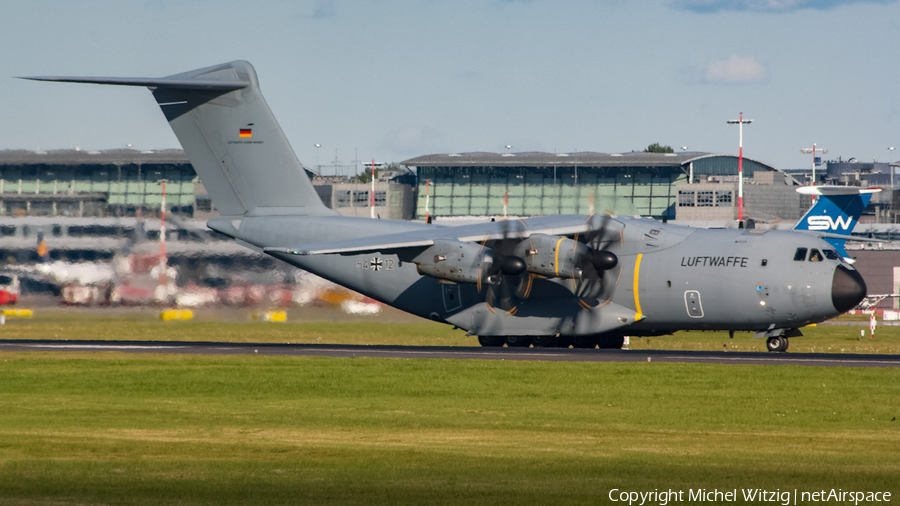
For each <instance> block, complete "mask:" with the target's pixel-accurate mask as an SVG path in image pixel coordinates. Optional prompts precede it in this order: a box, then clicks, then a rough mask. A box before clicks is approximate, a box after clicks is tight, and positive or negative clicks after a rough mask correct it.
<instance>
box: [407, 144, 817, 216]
mask: <svg viewBox="0 0 900 506" xmlns="http://www.w3.org/2000/svg"><path fill="white" fill-rule="evenodd" d="M402 164H403V165H406V166H407V167H410V168H415V169H416V172H417V175H418V179H417V188H416V189H417V192H416V193H417V202H416V213H415V218H416V219H420V220H421V219H425V215H426V211H427V213H428V215H429V216H430V217H431V216H434V217H438V218H463V217H479V216H504V215H506V216H539V215H551V214H594V213H607V212H608V213H612V214H620V215H641V216H651V217H654V218H657V219H666V220H670V219H678V220H705V221H710V220H734V219H737V200H738V199H737V195H738V189H737V181H738V157H736V156H733V155H722V154H713V153H699V152H684V153H644V152H632V153H622V154H615V153H614V154H607V153H591V152H580V153H537V152H533V153H504V154H496V153H451V154H439V155H428V156H421V157H418V158H413V159H410V160H406V161H404V162H402ZM743 170H744V179H745V185H744V193H745V200H744V206H745V208H744V215H745V217H753V216H758V219H760V220H769V219H773V218H774V219H784V220H790V219H794V220H796V219H798V218H799V217H800V216H801V215H802V212H803V211H804V210H805V209H806V208H807V207H808V206H809V200H808V198H803V197H802V196H800V195H799V194H797V193H796V192H795V190H796V187H797V186H799V184H800V183H799V182H797V181H796V180H794V179H793V178H792V177H790V176H789V175H787V174H785V173H784V172H783V171H780V170H778V169H776V168H775V167H772V166H771V165H767V164H764V163H762V162H759V161H756V160H752V159H749V158H744V160H743ZM752 186H757V187H758V188H751V187H752ZM749 195H753V196H754V198H747V197H748V196H749Z"/></svg>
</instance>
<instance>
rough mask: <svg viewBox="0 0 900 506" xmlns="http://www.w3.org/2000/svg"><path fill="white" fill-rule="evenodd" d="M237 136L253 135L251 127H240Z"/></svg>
mask: <svg viewBox="0 0 900 506" xmlns="http://www.w3.org/2000/svg"><path fill="white" fill-rule="evenodd" d="M238 137H253V129H251V128H242V129H241V131H240V133H239V134H238Z"/></svg>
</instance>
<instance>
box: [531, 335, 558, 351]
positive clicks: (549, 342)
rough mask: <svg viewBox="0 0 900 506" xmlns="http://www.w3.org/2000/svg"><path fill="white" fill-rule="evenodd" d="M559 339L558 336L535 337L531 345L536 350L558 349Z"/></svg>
mask: <svg viewBox="0 0 900 506" xmlns="http://www.w3.org/2000/svg"><path fill="white" fill-rule="evenodd" d="M558 339H559V338H557V337H556V336H534V337H532V338H531V343H532V344H534V347H535V348H557V347H558V345H557V344H556V342H557V341H558Z"/></svg>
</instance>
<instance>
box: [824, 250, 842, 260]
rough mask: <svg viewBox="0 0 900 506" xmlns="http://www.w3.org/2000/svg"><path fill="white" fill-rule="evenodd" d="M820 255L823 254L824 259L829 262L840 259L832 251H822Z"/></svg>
mask: <svg viewBox="0 0 900 506" xmlns="http://www.w3.org/2000/svg"><path fill="white" fill-rule="evenodd" d="M822 253H825V258H827V259H829V260H840V259H841V258H840V257H839V256H838V254H837V251H834V250H833V249H823V250H822Z"/></svg>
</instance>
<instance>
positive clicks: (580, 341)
mask: <svg viewBox="0 0 900 506" xmlns="http://www.w3.org/2000/svg"><path fill="white" fill-rule="evenodd" d="M572 346H573V347H575V348H578V349H582V350H591V349H594V348H596V347H597V340H596V339H594V338H593V337H587V336H575V337H573V338H572Z"/></svg>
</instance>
